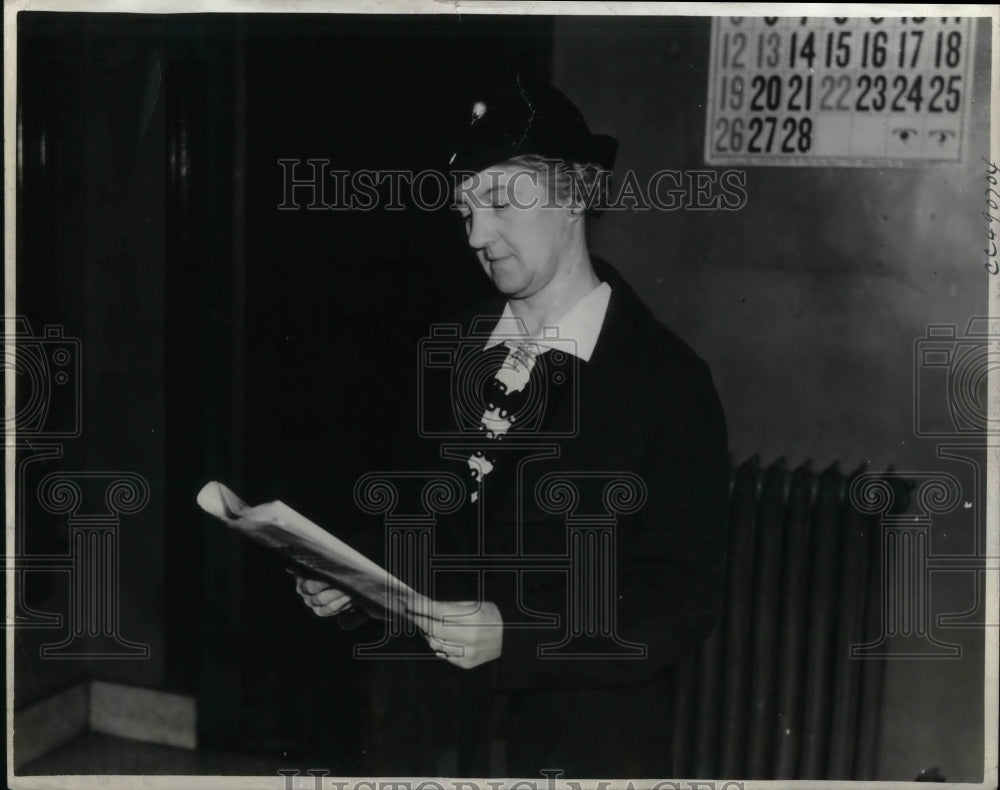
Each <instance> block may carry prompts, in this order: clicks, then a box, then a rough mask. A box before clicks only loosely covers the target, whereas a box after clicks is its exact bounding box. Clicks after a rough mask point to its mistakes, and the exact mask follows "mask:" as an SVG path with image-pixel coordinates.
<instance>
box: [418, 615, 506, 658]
mask: <svg viewBox="0 0 1000 790" xmlns="http://www.w3.org/2000/svg"><path fill="white" fill-rule="evenodd" d="M408 615H409V616H410V617H411V618H412V619H413V622H414V623H415V624H416V625H417V627H418V628H419V629H420V630H421V631H423V633H424V639H426V640H427V644H429V645H430V646H431V649H432V650H433V651H434V652H435V653H437V655H438V657H440V658H443V659H444V660H445V661H447V662H448V663H449V664H454V665H455V666H456V667H461V668H462V669H472V668H473V667H478V666H479V665H480V664H485V663H486V662H487V661H495V660H496V659H498V658H500V652H501V649H502V648H503V618H502V617H501V616H500V610H499V609H498V608H497V606H496V604H494V603H492V602H490V601H429V609H421V610H420V611H410V612H408Z"/></svg>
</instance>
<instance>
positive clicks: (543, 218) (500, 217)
mask: <svg viewBox="0 0 1000 790" xmlns="http://www.w3.org/2000/svg"><path fill="white" fill-rule="evenodd" d="M457 209H458V212H459V213H460V214H461V216H462V218H463V219H464V220H465V231H466V234H467V235H468V239H469V246H470V247H472V248H473V249H474V250H475V251H476V255H477V257H478V258H479V262H480V263H481V264H482V267H483V270H484V271H485V272H486V274H487V276H489V278H490V279H491V280H493V284H494V285H495V286H496V287H497V289H498V290H499V291H500V292H501V293H503V294H504V295H505V296H507V297H508V298H511V299H523V298H525V297H529V296H532V295H533V294H536V293H538V291H540V290H542V289H543V288H544V287H545V286H546V285H548V284H549V283H550V282H551V281H552V279H553V278H554V277H555V276H556V274H557V273H558V272H559V267H560V264H562V263H565V262H566V260H565V259H566V257H567V256H566V253H568V252H569V250H570V241H571V238H572V237H571V231H572V226H573V222H574V220H575V219H577V218H576V217H574V216H573V215H572V214H571V213H570V211H569V209H568V208H567V207H566V206H559V205H558V204H557V202H556V201H555V200H554V199H553V198H552V197H551V196H550V193H549V187H548V184H547V181H546V177H545V175H544V174H543V173H538V172H537V171H535V170H530V169H528V168H525V167H518V166H496V167H491V168H487V169H486V170H481V171H480V172H478V173H476V174H475V175H474V176H470V177H468V178H466V179H465V180H464V181H463V182H462V185H461V187H460V188H459V190H458V194H457Z"/></svg>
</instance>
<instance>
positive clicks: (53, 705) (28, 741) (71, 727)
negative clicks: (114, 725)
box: [14, 682, 90, 770]
mask: <svg viewBox="0 0 1000 790" xmlns="http://www.w3.org/2000/svg"><path fill="white" fill-rule="evenodd" d="M89 720H90V683H89V682H83V683H79V684H77V685H76V686H72V687H71V688H68V689H66V690H65V691H60V692H58V693H57V694H53V695H52V696H51V697H46V698H45V699H43V700H42V701H41V702H36V703H35V704H34V705H31V706H29V707H27V708H25V709H24V710H21V711H16V712H15V713H14V769H15V770H17V769H18V768H20V767H21V766H22V765H24V764H25V763H27V762H29V761H31V760H34V759H35V758H36V757H41V756H42V755H43V754H46V753H47V752H50V751H52V750H53V749H55V748H56V747H57V746H62V745H63V744H64V743H68V742H69V741H71V740H73V739H74V738H76V737H78V736H80V735H82V734H83V733H84V732H86V731H87V727H88V723H89Z"/></svg>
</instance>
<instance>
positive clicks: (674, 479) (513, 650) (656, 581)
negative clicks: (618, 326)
mask: <svg viewBox="0 0 1000 790" xmlns="http://www.w3.org/2000/svg"><path fill="white" fill-rule="evenodd" d="M660 362H661V363H664V361H663V360H660ZM654 364H655V361H654ZM659 370H661V371H669V374H667V375H664V376H657V377H655V382H654V384H655V385H654V386H651V387H647V388H646V395H645V396H643V401H641V402H640V404H642V405H640V404H637V406H639V408H637V410H636V412H635V415H636V416H635V418H634V419H635V420H637V421H638V420H642V422H643V424H641V425H636V426H634V429H638V430H641V431H642V432H643V434H644V438H643V440H642V447H643V452H642V459H641V464H640V468H639V474H640V476H641V478H642V479H643V481H644V483H645V486H646V494H647V499H646V502H645V505H644V506H643V507H642V508H641V509H640V510H639V511H638V512H637V513H636V514H634V515H632V516H627V517H622V518H621V519H620V521H619V522H618V525H617V528H616V531H617V534H616V536H615V537H616V552H615V570H616V578H617V612H616V615H617V630H618V634H619V636H620V637H621V638H622V639H624V640H627V641H628V642H632V643H638V644H641V645H644V646H645V647H646V653H645V657H644V658H640V659H635V658H629V659H625V658H609V657H605V656H606V654H607V651H606V645H605V644H604V643H601V642H600V641H597V640H592V641H593V647H594V650H593V651H588V652H592V653H595V654H597V655H596V656H595V657H588V658H575V659H566V658H553V657H549V656H544V657H541V656H540V655H539V647H540V645H541V644H542V643H546V642H547V643H551V642H553V641H554V640H553V631H552V630H545V631H538V630H529V629H516V628H504V634H503V645H502V653H501V656H500V658H499V659H498V660H497V662H496V663H495V666H494V669H493V672H494V680H495V683H496V684H497V685H498V686H499V687H501V688H508V689H545V688H584V687H603V686H615V685H624V684H634V683H641V682H643V681H645V680H647V679H649V678H651V677H652V676H654V675H655V674H657V673H658V672H660V671H661V670H662V669H664V668H665V667H667V666H668V665H670V664H671V663H672V662H673V661H675V660H676V659H678V658H680V657H681V656H683V655H684V654H686V653H688V652H690V651H692V650H693V649H695V648H696V647H697V646H698V645H699V644H700V643H701V642H702V641H703V640H704V639H705V638H706V637H707V636H708V635H709V634H710V633H711V632H712V630H713V629H714V627H715V625H716V622H717V620H718V618H719V615H720V611H721V604H722V594H723V588H724V584H725V569H726V544H727V525H728V484H729V456H728V445H727V435H726V425H725V418H724V415H723V411H722V406H721V403H720V401H719V397H718V395H717V393H716V390H715V387H714V385H713V383H712V379H711V375H710V373H709V371H708V368H707V366H706V365H705V364H704V363H703V362H702V361H701V360H700V359H699V358H697V357H695V356H693V355H691V356H690V357H687V358H684V359H683V360H680V361H679V360H677V359H673V360H670V361H669V362H667V363H664V364H661V365H660V366H659ZM631 383H632V385H633V387H634V385H635V384H636V383H638V382H631ZM636 391H637V388H630V392H636ZM641 415H645V417H643V416H641ZM647 422H648V424H646V423H647ZM539 595H540V597H536V598H535V599H534V600H535V601H541V603H542V606H541V607H540V608H546V607H545V601H546V597H548V599H549V603H550V606H551V608H550V609H549V611H555V610H557V609H558V608H564V607H565V603H564V601H565V596H566V593H565V592H564V591H559V590H556V589H550V590H548V591H545V590H542V591H541V592H540V593H539ZM496 603H497V604H498V606H499V608H500V610H501V615H506V614H507V613H509V612H512V611H515V606H516V604H515V602H514V601H513V600H510V599H508V600H503V601H498V602H496ZM505 619H506V617H505ZM561 630H562V631H563V632H565V625H564V626H563V627H562V629H561ZM555 641H558V639H557V640H555ZM577 644H581V643H577Z"/></svg>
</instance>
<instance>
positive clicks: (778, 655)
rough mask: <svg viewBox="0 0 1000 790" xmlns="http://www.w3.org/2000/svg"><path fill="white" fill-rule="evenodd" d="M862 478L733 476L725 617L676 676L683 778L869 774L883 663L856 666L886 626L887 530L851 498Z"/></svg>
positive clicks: (676, 768) (751, 464)
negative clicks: (861, 650) (883, 569)
mask: <svg viewBox="0 0 1000 790" xmlns="http://www.w3.org/2000/svg"><path fill="white" fill-rule="evenodd" d="M862 471H867V470H866V468H865V467H862V468H861V469H859V470H857V471H856V472H854V473H851V474H844V473H842V472H841V471H840V470H839V468H838V466H837V465H836V464H834V465H833V466H831V467H830V468H828V469H826V470H824V471H822V472H815V471H813V470H812V469H811V467H810V465H809V463H806V464H804V465H803V466H801V467H799V468H798V469H795V470H789V469H788V468H787V467H786V465H785V463H784V461H779V462H777V463H775V464H773V465H772V466H770V467H769V468H767V469H764V468H763V467H762V466H761V464H760V461H759V459H758V458H752V459H750V460H749V461H747V462H746V463H744V464H742V465H741V466H739V467H737V468H736V469H734V471H733V474H732V478H731V485H730V528H729V570H728V578H727V583H726V591H725V599H724V601H725V603H724V614H723V617H722V618H721V620H720V623H719V625H718V627H717V628H716V630H715V631H714V632H713V633H712V635H711V636H710V637H709V638H708V640H706V642H704V643H703V644H702V646H701V647H700V649H699V650H698V651H697V652H695V653H694V654H692V655H689V656H688V657H686V658H685V659H682V660H681V661H680V662H679V663H678V664H677V665H676V666H675V667H674V668H673V670H672V671H673V675H674V677H673V695H674V699H673V705H672V708H673V711H674V718H673V721H672V723H671V724H672V726H671V727H669V732H670V738H669V743H668V745H667V748H669V749H671V753H672V759H673V775H674V776H681V777H691V778H710V777H715V778H732V777H738V778H747V779H843V780H864V779H870V778H871V777H872V775H873V773H874V761H875V757H876V748H877V743H878V733H879V719H878V717H879V711H880V707H881V695H882V685H883V670H884V662H882V661H859V660H852V659H851V658H850V646H851V645H852V644H855V643H862V642H867V641H871V640H872V639H874V637H875V636H876V635H877V633H878V630H879V629H880V627H881V623H880V620H879V618H880V613H879V600H880V596H879V594H878V589H877V587H878V585H879V584H880V574H879V568H880V561H879V557H878V552H879V551H880V545H881V541H880V539H879V538H880V535H879V530H878V521H877V520H876V519H874V518H873V517H871V516H868V515H863V514H861V513H858V512H857V511H856V510H855V509H854V508H853V507H852V506H851V504H850V501H849V499H848V497H847V491H848V488H849V486H850V483H851V480H852V478H853V477H854V476H855V475H857V474H859V473H861V472H862ZM905 499H906V495H905V492H903V493H902V496H900V497H899V498H898V499H897V501H900V502H903V501H905Z"/></svg>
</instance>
